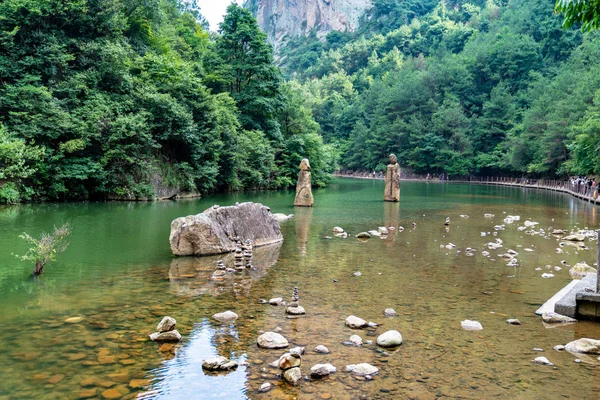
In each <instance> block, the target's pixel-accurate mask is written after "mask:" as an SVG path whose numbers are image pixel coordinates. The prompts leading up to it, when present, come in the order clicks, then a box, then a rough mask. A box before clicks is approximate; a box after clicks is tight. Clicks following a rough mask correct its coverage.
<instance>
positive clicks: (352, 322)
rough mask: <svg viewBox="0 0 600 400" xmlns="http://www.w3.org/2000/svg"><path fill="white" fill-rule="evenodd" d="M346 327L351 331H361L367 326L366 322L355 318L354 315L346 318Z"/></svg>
mask: <svg viewBox="0 0 600 400" xmlns="http://www.w3.org/2000/svg"><path fill="white" fill-rule="evenodd" d="M345 323H346V326H347V327H348V328H352V329H361V328H364V327H366V326H367V321H365V320H364V319H362V318H358V317H355V316H354V315H350V316H349V317H348V318H346V321H345Z"/></svg>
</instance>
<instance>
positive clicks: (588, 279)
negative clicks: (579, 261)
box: [554, 274, 596, 318]
mask: <svg viewBox="0 0 600 400" xmlns="http://www.w3.org/2000/svg"><path fill="white" fill-rule="evenodd" d="M586 289H588V290H586ZM595 291H596V274H588V275H586V276H585V277H584V278H583V279H581V280H580V281H579V282H577V284H576V285H574V286H573V287H572V288H571V290H569V292H568V293H567V294H566V295H564V296H563V298H562V299H560V300H558V301H557V302H556V304H555V305H554V312H555V313H558V314H562V315H566V316H567V317H571V318H577V293H586V294H587V293H593V292H595Z"/></svg>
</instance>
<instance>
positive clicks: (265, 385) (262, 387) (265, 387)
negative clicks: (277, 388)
mask: <svg viewBox="0 0 600 400" xmlns="http://www.w3.org/2000/svg"><path fill="white" fill-rule="evenodd" d="M271 387H273V385H271V384H270V383H269V382H265V383H263V384H262V385H260V389H258V390H259V391H260V392H262V393H265V392H268V391H269V390H271Z"/></svg>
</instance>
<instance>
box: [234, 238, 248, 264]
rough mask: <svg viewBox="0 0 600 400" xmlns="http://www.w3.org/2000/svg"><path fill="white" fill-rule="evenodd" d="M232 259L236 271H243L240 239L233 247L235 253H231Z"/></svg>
mask: <svg viewBox="0 0 600 400" xmlns="http://www.w3.org/2000/svg"><path fill="white" fill-rule="evenodd" d="M233 260H234V261H233V264H234V266H235V269H236V271H243V270H244V265H245V263H244V252H243V250H242V241H241V240H238V241H237V245H236V247H235V254H234V255H233Z"/></svg>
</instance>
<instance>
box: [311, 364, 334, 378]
mask: <svg viewBox="0 0 600 400" xmlns="http://www.w3.org/2000/svg"><path fill="white" fill-rule="evenodd" d="M336 371H337V368H336V367H334V366H333V365H331V364H316V365H314V366H312V367H311V369H310V376H311V377H313V378H322V377H324V376H327V375H329V374H332V373H334V372H336Z"/></svg>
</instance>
